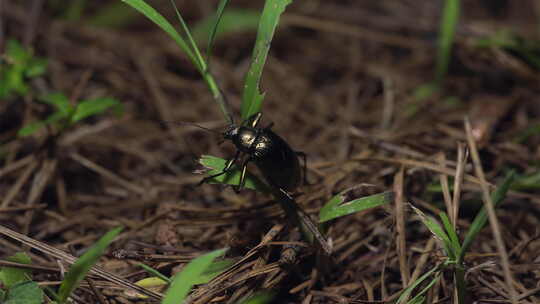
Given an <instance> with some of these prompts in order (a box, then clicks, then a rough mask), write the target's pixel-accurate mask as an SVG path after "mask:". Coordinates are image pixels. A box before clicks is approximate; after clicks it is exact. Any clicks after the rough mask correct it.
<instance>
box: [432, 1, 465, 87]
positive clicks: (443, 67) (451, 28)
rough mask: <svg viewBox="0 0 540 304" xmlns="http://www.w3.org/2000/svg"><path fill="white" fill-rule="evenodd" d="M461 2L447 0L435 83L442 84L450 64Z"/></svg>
mask: <svg viewBox="0 0 540 304" xmlns="http://www.w3.org/2000/svg"><path fill="white" fill-rule="evenodd" d="M459 11H460V0H446V1H445V5H444V11H443V18H442V21H441V28H440V31H439V49H438V52H437V68H436V70H435V81H436V83H438V84H440V82H441V81H442V80H443V78H444V76H445V75H446V72H447V71H448V64H449V63H450V56H451V53H452V43H453V42H454V36H455V32H456V26H457V22H458V19H459Z"/></svg>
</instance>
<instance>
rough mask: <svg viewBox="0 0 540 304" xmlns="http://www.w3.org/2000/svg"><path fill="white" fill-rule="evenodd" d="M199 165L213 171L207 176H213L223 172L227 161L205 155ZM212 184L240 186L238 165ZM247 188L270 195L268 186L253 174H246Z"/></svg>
mask: <svg viewBox="0 0 540 304" xmlns="http://www.w3.org/2000/svg"><path fill="white" fill-rule="evenodd" d="M199 163H200V164H201V165H203V166H205V167H206V168H209V169H211V170H210V171H208V172H207V173H206V174H207V175H213V174H218V173H220V172H222V171H223V169H224V168H225V164H226V163H227V160H225V159H222V158H219V157H215V156H211V155H203V156H201V158H200V159H199ZM209 183H211V184H228V185H233V186H237V185H238V184H240V170H238V168H237V167H236V165H233V168H232V169H231V170H230V171H229V173H227V174H223V175H221V176H218V177H215V178H213V179H211V180H210V181H209ZM245 188H248V189H253V190H257V191H260V192H265V193H269V192H270V190H269V189H268V186H267V185H266V184H265V183H263V182H262V181H261V180H260V179H258V178H257V177H256V176H254V175H253V174H251V173H249V172H247V173H246V183H245Z"/></svg>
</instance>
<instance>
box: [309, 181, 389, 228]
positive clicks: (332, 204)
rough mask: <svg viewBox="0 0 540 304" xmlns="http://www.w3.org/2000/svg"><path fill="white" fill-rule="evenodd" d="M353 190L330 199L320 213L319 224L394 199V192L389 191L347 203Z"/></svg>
mask: <svg viewBox="0 0 540 304" xmlns="http://www.w3.org/2000/svg"><path fill="white" fill-rule="evenodd" d="M353 189H354V188H350V189H347V190H345V191H343V192H341V193H339V194H337V195H336V196H334V197H333V198H332V199H330V201H328V202H327V203H326V204H325V205H324V207H322V209H321V211H320V212H319V223H324V222H327V221H330V220H333V219H335V218H338V217H342V216H345V215H349V214H352V213H356V212H360V211H363V210H366V209H370V208H373V207H377V206H381V205H384V204H387V203H390V202H391V201H392V200H393V198H394V192H392V191H388V192H383V193H378V194H374V195H370V196H366V197H362V198H358V199H353V200H349V201H345V200H347V197H348V195H347V194H348V192H349V191H351V190H353Z"/></svg>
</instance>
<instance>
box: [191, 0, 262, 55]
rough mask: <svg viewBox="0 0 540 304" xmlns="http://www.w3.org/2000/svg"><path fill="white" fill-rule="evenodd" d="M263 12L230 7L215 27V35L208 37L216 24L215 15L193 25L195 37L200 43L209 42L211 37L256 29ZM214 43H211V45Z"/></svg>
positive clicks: (215, 37)
mask: <svg viewBox="0 0 540 304" xmlns="http://www.w3.org/2000/svg"><path fill="white" fill-rule="evenodd" d="M260 17H261V14H260V13H259V12H257V11H255V10H251V9H237V8H230V9H227V10H226V11H224V12H223V14H222V15H221V19H220V21H219V24H218V25H217V27H216V28H215V31H216V32H215V33H214V34H213V35H214V37H212V36H210V38H208V33H212V31H213V30H214V26H215V20H216V17H215V16H211V17H208V18H206V19H203V20H201V21H199V22H198V23H197V24H195V26H194V27H193V31H192V34H193V38H195V40H196V41H197V42H198V43H199V45H201V44H204V43H209V42H210V39H214V40H215V39H219V38H221V37H223V36H225V35H227V34H230V33H239V32H245V31H255V30H257V26H258V24H259V19H260ZM211 45H212V44H209V46H211Z"/></svg>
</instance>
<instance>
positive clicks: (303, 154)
mask: <svg viewBox="0 0 540 304" xmlns="http://www.w3.org/2000/svg"><path fill="white" fill-rule="evenodd" d="M294 153H295V154H296V155H297V156H300V157H302V160H303V161H304V167H303V168H302V171H304V172H303V173H304V185H308V181H307V154H306V153H304V152H302V151H294Z"/></svg>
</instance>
